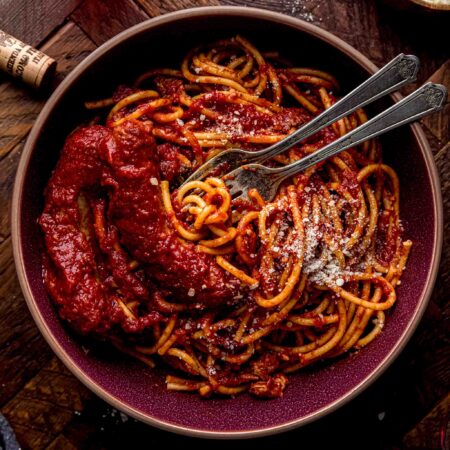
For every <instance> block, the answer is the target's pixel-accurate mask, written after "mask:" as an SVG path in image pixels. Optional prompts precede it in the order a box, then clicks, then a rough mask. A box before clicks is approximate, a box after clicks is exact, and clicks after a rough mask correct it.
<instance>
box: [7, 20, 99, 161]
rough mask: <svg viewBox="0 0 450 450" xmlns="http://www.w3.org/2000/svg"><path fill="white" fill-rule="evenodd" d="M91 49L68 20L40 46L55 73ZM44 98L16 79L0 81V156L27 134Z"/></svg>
mask: <svg viewBox="0 0 450 450" xmlns="http://www.w3.org/2000/svg"><path fill="white" fill-rule="evenodd" d="M94 49H95V45H94V44H93V43H92V42H91V41H90V39H89V38H87V37H86V35H85V34H84V33H83V31H81V30H80V29H79V28H78V27H77V26H76V25H75V24H74V23H73V22H69V23H67V24H66V25H65V26H64V27H63V28H61V29H60V30H59V31H58V32H57V33H56V34H55V35H54V36H53V37H52V38H50V39H49V40H48V42H47V43H46V44H45V45H44V46H43V47H42V49H41V50H42V51H43V52H45V53H47V54H48V55H50V56H51V57H52V58H54V59H56V61H58V73H59V74H60V75H61V76H64V75H65V74H67V73H69V72H70V71H71V70H72V69H73V68H74V67H75V66H76V65H77V64H78V63H79V62H80V61H82V60H83V59H84V58H85V57H86V56H87V55H88V54H89V53H90V52H91V51H92V50H94ZM44 101H45V100H44V99H43V98H42V97H39V96H38V95H37V94H36V93H34V92H31V91H30V89H28V88H27V87H25V86H22V85H20V84H18V83H16V82H13V81H8V82H6V83H3V84H1V85H0V104H1V105H2V108H1V109H0V159H1V158H2V157H3V156H4V155H6V154H8V153H9V152H10V151H11V150H12V149H13V148H14V147H15V146H16V145H17V144H18V143H19V142H20V141H21V140H22V139H23V138H24V137H25V136H26V135H27V134H28V132H29V131H30V129H31V127H32V125H33V123H34V121H35V119H36V117H37V115H38V114H39V112H40V110H41V109H42V106H43V105H44Z"/></svg>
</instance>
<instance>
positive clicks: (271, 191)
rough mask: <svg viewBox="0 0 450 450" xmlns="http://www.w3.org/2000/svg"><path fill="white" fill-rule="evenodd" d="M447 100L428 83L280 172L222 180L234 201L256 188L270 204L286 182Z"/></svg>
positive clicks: (244, 172)
mask: <svg viewBox="0 0 450 450" xmlns="http://www.w3.org/2000/svg"><path fill="white" fill-rule="evenodd" d="M446 99H447V89H446V88H445V87H444V86H442V85H440V84H434V83H427V84H425V85H423V86H422V87H421V88H419V89H417V90H416V91H414V92H413V93H412V94H410V95H408V97H405V98H404V99H403V100H401V101H400V102H398V103H396V104H395V105H393V106H391V107H390V108H389V109H387V110H385V111H383V112H382V113H380V114H378V115H377V116H375V117H374V118H373V119H371V120H369V121H367V122H366V123H364V124H362V125H360V126H359V127H357V128H355V129H354V130H352V131H350V132H349V133H347V134H346V135H344V136H342V137H341V138H339V139H337V140H336V141H334V142H332V143H331V144H328V145H327V146H325V147H323V148H321V149H320V150H318V151H316V152H315V153H311V154H310V155H308V156H305V157H304V158H302V159H300V160H299V161H296V162H294V163H292V164H289V165H287V166H284V167H277V168H270V167H266V166H262V165H260V164H249V165H245V166H242V167H239V168H238V169H236V170H233V171H232V172H230V173H228V174H226V175H225V176H224V178H223V179H224V181H225V184H226V185H227V186H228V188H229V189H230V194H231V196H232V197H233V199H236V198H248V195H247V193H248V190H249V189H252V188H255V189H257V190H258V192H259V194H260V195H261V196H262V198H263V199H264V200H266V201H270V200H272V199H273V197H274V196H275V194H276V193H277V190H278V187H279V185H280V183H281V182H282V181H283V180H285V179H286V178H289V177H291V176H293V175H296V174H297V173H299V172H301V171H303V170H305V169H306V168H308V167H310V166H312V165H314V164H317V163H319V162H321V161H323V160H325V159H327V158H330V157H331V156H334V155H336V154H337V153H339V152H342V151H343V150H346V149H348V148H350V147H354V146H356V145H358V144H360V143H362V142H364V141H366V140H368V139H372V138H374V137H376V136H379V135H380V134H383V133H386V132H387V131H389V130H392V129H394V128H397V127H399V126H400V125H404V124H407V123H410V122H413V121H415V120H418V119H420V118H421V117H423V116H426V115H428V114H430V113H432V112H434V111H438V110H439V109H441V108H442V107H443V105H444V103H445V101H446Z"/></svg>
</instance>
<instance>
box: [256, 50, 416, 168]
mask: <svg viewBox="0 0 450 450" xmlns="http://www.w3.org/2000/svg"><path fill="white" fill-rule="evenodd" d="M418 70H419V59H418V58H417V56H414V55H404V54H403V53H400V54H399V55H398V56H396V57H395V58H394V59H393V60H392V61H390V62H389V63H388V64H386V65H385V66H384V67H383V68H381V69H380V70H379V71H378V72H376V73H375V74H374V75H372V76H371V77H370V78H369V79H367V80H366V81H364V82H363V83H362V84H360V85H359V86H358V87H356V88H355V89H353V91H351V92H350V93H348V94H347V95H346V96H345V97H343V98H342V99H341V100H339V101H338V102H336V103H335V104H334V105H333V106H331V107H330V108H328V109H326V110H325V111H324V112H323V113H322V114H320V115H318V116H317V117H315V118H314V119H313V120H311V121H310V122H308V123H307V124H306V125H304V126H303V127H301V128H299V129H298V130H297V131H295V132H294V133H292V134H290V135H289V136H287V137H286V138H284V139H283V140H281V141H280V142H277V143H276V144H274V145H272V146H270V147H268V148H266V149H264V150H261V151H259V152H256V153H255V154H254V156H253V157H250V158H249V160H251V162H264V161H266V160H268V159H269V158H272V157H273V156H275V155H278V154H280V153H282V152H284V151H285V150H287V149H288V148H290V147H292V146H293V145H295V144H297V143H299V142H301V141H303V140H304V139H306V138H308V137H309V136H312V135H313V134H314V133H317V132H318V131H319V130H321V129H323V128H325V127H326V126H328V125H331V124H332V123H334V122H336V121H337V120H339V119H341V118H342V117H344V116H347V115H348V114H350V113H352V112H353V111H355V110H356V109H358V108H361V107H363V106H364V105H367V104H368V103H371V102H373V101H375V100H376V99H378V98H380V97H382V96H384V95H386V94H389V93H390V92H393V91H396V90H398V89H399V88H401V87H402V86H404V85H405V84H408V83H411V82H412V81H414V80H415V79H416V75H417V71H418Z"/></svg>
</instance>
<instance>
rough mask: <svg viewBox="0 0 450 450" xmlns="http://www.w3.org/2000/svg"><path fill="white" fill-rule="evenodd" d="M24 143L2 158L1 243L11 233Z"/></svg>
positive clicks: (0, 171)
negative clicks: (13, 198)
mask: <svg viewBox="0 0 450 450" xmlns="http://www.w3.org/2000/svg"><path fill="white" fill-rule="evenodd" d="M22 148H23V145H21V144H18V145H17V146H16V148H15V149H14V150H13V151H11V152H10V153H9V154H8V155H7V156H6V157H5V158H3V159H2V160H0V211H1V214H0V244H1V243H2V242H3V241H4V240H5V239H7V238H8V236H9V235H10V212H11V193H12V188H13V183H14V177H15V173H16V167H17V164H18V163H19V158H20V155H21V153H22Z"/></svg>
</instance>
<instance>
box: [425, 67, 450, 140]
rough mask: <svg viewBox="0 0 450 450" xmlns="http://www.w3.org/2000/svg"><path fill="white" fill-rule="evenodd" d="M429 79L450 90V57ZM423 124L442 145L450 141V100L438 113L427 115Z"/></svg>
mask: <svg viewBox="0 0 450 450" xmlns="http://www.w3.org/2000/svg"><path fill="white" fill-rule="evenodd" d="M428 81H432V82H433V83H440V84H443V85H444V86H445V87H446V88H447V89H448V91H449V92H450V59H448V60H447V61H446V62H445V63H444V64H442V66H441V67H439V69H438V70H437V71H436V72H435V73H434V74H433V75H431V76H430V78H429V79H428ZM422 124H423V125H424V126H425V127H427V129H428V130H429V131H430V132H431V133H433V135H434V136H435V138H436V139H437V140H438V142H439V144H440V145H441V146H442V147H443V146H444V145H445V144H447V143H448V142H450V100H449V104H447V106H446V107H445V108H444V109H443V110H442V111H440V112H439V113H438V114H433V115H431V116H428V117H425V118H424V119H423V120H422Z"/></svg>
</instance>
